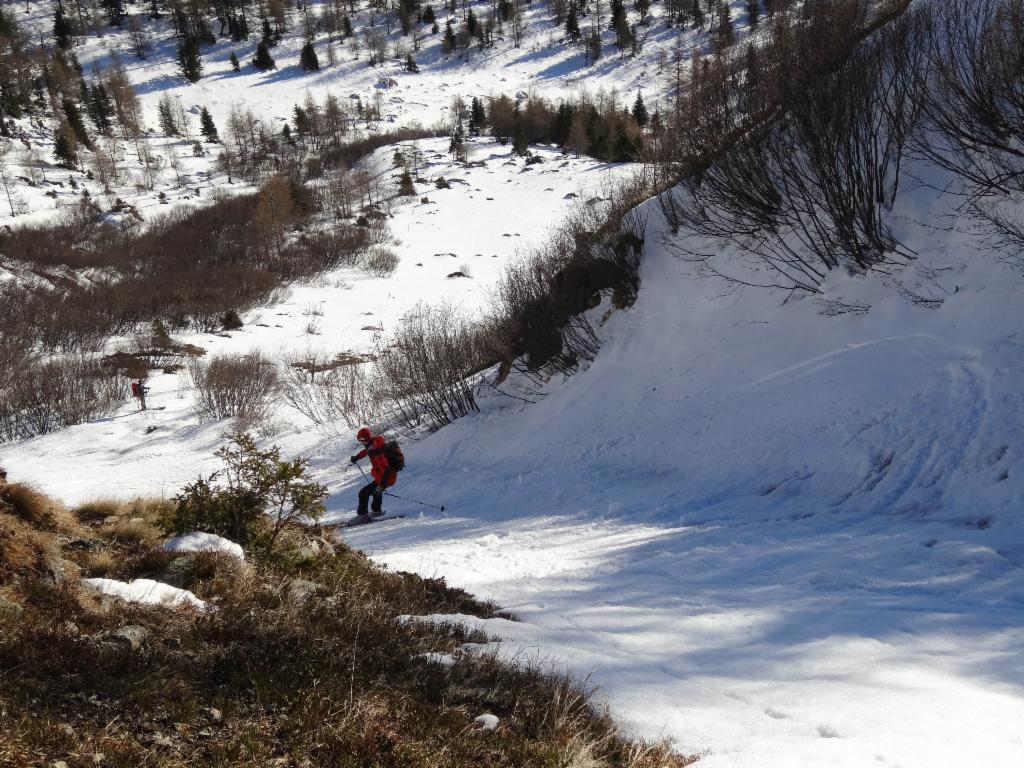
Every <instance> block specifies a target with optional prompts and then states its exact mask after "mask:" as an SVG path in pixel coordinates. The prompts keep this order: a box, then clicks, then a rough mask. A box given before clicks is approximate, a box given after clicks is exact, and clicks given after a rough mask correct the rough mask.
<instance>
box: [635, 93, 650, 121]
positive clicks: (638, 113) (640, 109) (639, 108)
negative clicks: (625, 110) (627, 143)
mask: <svg viewBox="0 0 1024 768" xmlns="http://www.w3.org/2000/svg"><path fill="white" fill-rule="evenodd" d="M631 114H632V115H633V119H634V120H636V124H637V125H639V126H640V127H641V128H645V127H646V126H647V123H648V121H649V118H648V115H647V106H646V105H645V104H644V99H643V96H641V95H640V91H637V92H636V101H634V102H633V111H632V113H631Z"/></svg>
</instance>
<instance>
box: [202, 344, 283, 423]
mask: <svg viewBox="0 0 1024 768" xmlns="http://www.w3.org/2000/svg"><path fill="white" fill-rule="evenodd" d="M188 372H189V377H190V378H191V380H192V385H193V387H195V400H196V409H197V410H198V411H199V415H200V417H201V418H203V419H204V420H208V421H216V420H219V419H224V418H228V417H232V416H233V417H237V418H239V419H241V420H244V421H245V422H247V423H251V424H257V423H259V422H260V421H262V420H263V419H264V418H265V417H266V416H267V414H268V413H269V411H270V408H271V407H272V406H273V404H274V402H275V401H276V399H277V396H278V393H279V391H280V378H279V376H278V373H277V367H276V366H275V365H274V364H273V363H272V362H271V361H270V360H268V359H267V358H265V357H264V356H263V355H262V353H260V352H258V351H253V352H250V353H249V354H247V355H217V356H214V357H212V358H210V359H209V360H199V359H193V360H191V361H190V362H189V366H188Z"/></svg>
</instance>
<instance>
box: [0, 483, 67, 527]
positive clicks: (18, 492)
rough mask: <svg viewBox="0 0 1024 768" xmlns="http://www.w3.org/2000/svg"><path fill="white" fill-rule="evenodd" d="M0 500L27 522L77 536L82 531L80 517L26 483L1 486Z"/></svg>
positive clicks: (33, 525)
mask: <svg viewBox="0 0 1024 768" xmlns="http://www.w3.org/2000/svg"><path fill="white" fill-rule="evenodd" d="M0 502H4V504H5V505H6V507H7V510H8V511H9V512H11V513H13V514H14V515H16V516H17V517H19V518H20V519H22V520H24V521H25V522H26V523H27V524H29V525H30V526H32V527H34V528H38V529H40V530H44V531H49V532H51V533H62V534H67V535H71V536H77V535H79V534H81V533H82V527H81V526H80V525H79V524H78V519H77V518H76V517H75V516H74V515H73V514H71V513H70V512H69V511H68V510H67V509H66V508H65V507H64V505H63V504H61V503H60V502H57V501H54V500H53V499H51V498H50V497H49V496H47V495H46V494H44V493H43V492H42V491H40V490H39V489H37V488H35V487H33V486H31V485H28V484H26V483H11V484H10V485H4V486H3V487H0Z"/></svg>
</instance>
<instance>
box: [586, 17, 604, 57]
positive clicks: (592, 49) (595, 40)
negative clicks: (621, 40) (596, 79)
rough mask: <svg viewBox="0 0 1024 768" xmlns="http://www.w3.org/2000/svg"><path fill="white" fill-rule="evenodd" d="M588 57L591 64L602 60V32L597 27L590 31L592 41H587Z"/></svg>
mask: <svg viewBox="0 0 1024 768" xmlns="http://www.w3.org/2000/svg"><path fill="white" fill-rule="evenodd" d="M587 55H588V56H589V57H590V63H591V64H593V63H594V62H596V61H597V60H598V59H600V58H601V32H600V31H599V30H598V28H597V27H596V26H595V27H593V28H592V29H591V30H590V39H589V40H587Z"/></svg>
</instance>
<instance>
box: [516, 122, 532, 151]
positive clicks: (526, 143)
mask: <svg viewBox="0 0 1024 768" xmlns="http://www.w3.org/2000/svg"><path fill="white" fill-rule="evenodd" d="M512 152H513V154H516V155H519V156H520V157H526V156H527V155H529V154H530V139H529V137H528V136H527V135H526V131H525V130H523V125H522V122H518V123H516V132H515V135H513V136H512Z"/></svg>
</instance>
